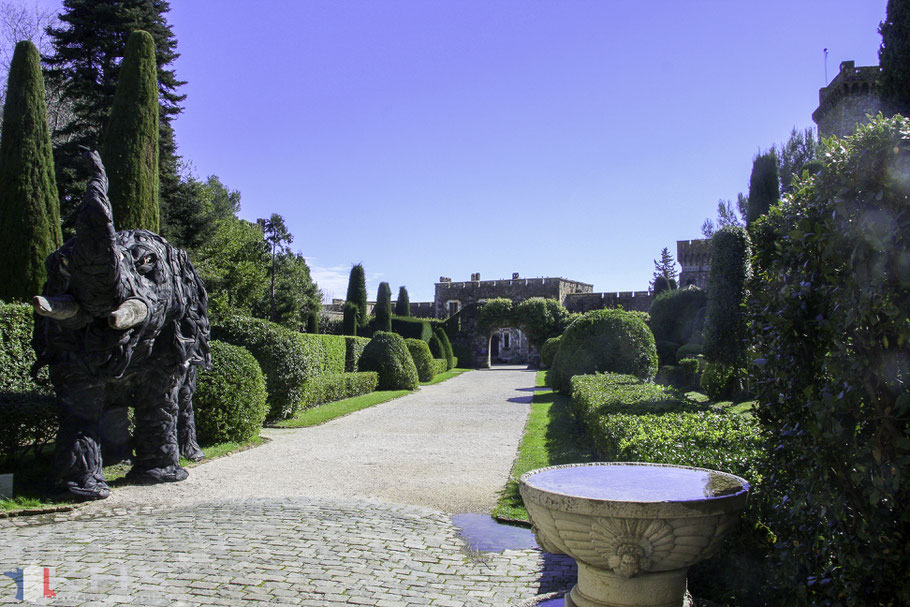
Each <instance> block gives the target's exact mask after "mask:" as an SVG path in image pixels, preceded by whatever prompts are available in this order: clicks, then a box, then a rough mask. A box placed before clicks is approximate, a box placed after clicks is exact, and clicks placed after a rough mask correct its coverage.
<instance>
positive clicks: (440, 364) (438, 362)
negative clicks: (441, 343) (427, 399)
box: [433, 358, 449, 375]
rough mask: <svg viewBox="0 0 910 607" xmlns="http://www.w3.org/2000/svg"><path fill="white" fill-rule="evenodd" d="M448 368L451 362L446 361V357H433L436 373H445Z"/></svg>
mask: <svg viewBox="0 0 910 607" xmlns="http://www.w3.org/2000/svg"><path fill="white" fill-rule="evenodd" d="M448 368H449V363H448V362H446V359H444V358H434V359H433V370H434V372H435V375H439V374H440V373H445V372H446V371H447V370H448Z"/></svg>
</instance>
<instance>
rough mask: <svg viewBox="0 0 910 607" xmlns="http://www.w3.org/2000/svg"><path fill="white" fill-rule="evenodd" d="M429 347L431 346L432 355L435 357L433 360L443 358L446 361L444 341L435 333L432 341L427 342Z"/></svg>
mask: <svg viewBox="0 0 910 607" xmlns="http://www.w3.org/2000/svg"><path fill="white" fill-rule="evenodd" d="M427 345H428V346H430V353H431V354H432V355H433V358H441V359H443V360H445V357H446V349H445V346H443V345H442V340H440V339H439V336H438V335H436V334H435V333H434V334H433V336H432V337H431V338H430V341H428V342H427Z"/></svg>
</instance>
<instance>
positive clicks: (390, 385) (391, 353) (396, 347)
mask: <svg viewBox="0 0 910 607" xmlns="http://www.w3.org/2000/svg"><path fill="white" fill-rule="evenodd" d="M360 370H361V371H376V372H377V373H379V389H380V390H416V389H417V386H418V385H419V384H420V377H419V375H418V374H417V367H416V366H415V365H414V360H413V359H412V358H411V353H410V352H409V351H408V347H407V344H406V343H405V341H404V339H402V337H401V336H400V335H398V334H396V333H388V332H386V331H377V332H376V334H375V335H373V339H371V340H370V343H368V344H367V346H366V348H364V349H363V354H362V355H361V357H360Z"/></svg>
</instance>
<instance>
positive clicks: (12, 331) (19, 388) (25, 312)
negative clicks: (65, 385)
mask: <svg viewBox="0 0 910 607" xmlns="http://www.w3.org/2000/svg"><path fill="white" fill-rule="evenodd" d="M33 314H34V313H33V312H32V307H31V306H30V305H28V304H24V303H3V302H0V391H8V392H31V391H35V390H37V391H50V383H49V381H48V379H47V367H45V368H44V369H42V371H41V374H40V375H39V376H38V382H37V383H36V382H35V381H34V380H33V379H32V377H31V375H30V371H31V368H32V365H33V364H34V363H35V350H34V348H32V330H33V328H34V326H35V324H34V318H33Z"/></svg>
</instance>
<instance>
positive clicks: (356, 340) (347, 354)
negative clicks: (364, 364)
mask: <svg viewBox="0 0 910 607" xmlns="http://www.w3.org/2000/svg"><path fill="white" fill-rule="evenodd" d="M368 343H370V338H369V337H353V336H350V335H348V336H345V338H344V347H345V349H344V370H345V371H346V372H348V373H353V372H356V371H357V369H358V365H359V364H360V357H361V355H362V354H363V349H364V348H366V347H367V344H368Z"/></svg>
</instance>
